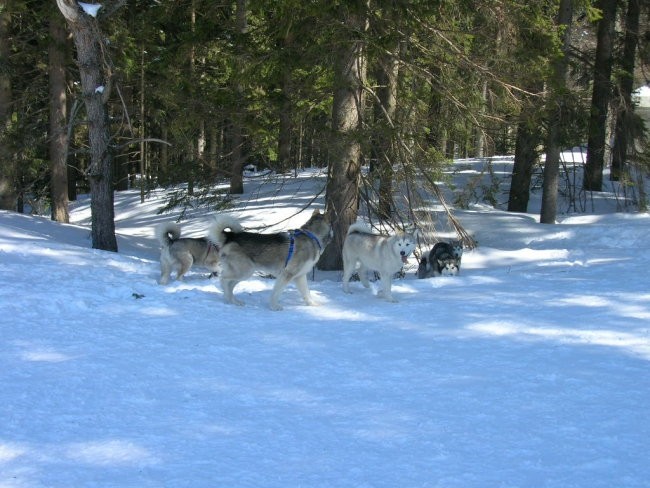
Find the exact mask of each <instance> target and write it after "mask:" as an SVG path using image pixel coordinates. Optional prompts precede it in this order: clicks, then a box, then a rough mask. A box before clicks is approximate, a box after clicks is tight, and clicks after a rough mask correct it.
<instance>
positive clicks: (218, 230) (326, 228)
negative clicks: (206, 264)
mask: <svg viewBox="0 0 650 488" xmlns="http://www.w3.org/2000/svg"><path fill="white" fill-rule="evenodd" d="M227 229H229V230H227ZM210 237H211V239H212V240H213V241H214V242H216V243H217V246H219V249H220V251H219V259H220V261H221V266H220V268H221V270H220V277H221V286H222V288H223V293H224V297H225V299H226V302H228V303H233V304H235V305H243V302H242V301H240V300H238V299H237V298H235V297H234V295H233V290H234V288H235V286H236V285H237V283H239V282H240V281H243V280H246V279H248V278H250V277H251V276H252V275H253V273H254V272H255V271H263V272H265V273H270V274H272V275H273V276H275V277H276V280H275V285H274V286H273V292H272V293H271V303H270V306H271V309H272V310H282V307H281V305H280V303H279V300H280V295H281V294H282V291H283V290H284V288H285V287H286V286H287V285H288V284H289V283H290V282H291V281H293V282H294V283H295V284H296V287H297V288H298V291H299V292H300V294H301V295H302V298H303V299H304V300H305V303H307V305H315V304H316V303H315V302H314V300H312V298H311V295H310V292H309V286H308V285H307V273H309V271H310V270H311V269H312V268H313V267H314V266H315V265H316V262H317V261H318V259H319V258H320V255H321V254H322V252H323V250H324V249H325V246H326V245H327V244H328V242H329V240H330V239H331V237H332V226H331V224H330V221H329V218H328V217H327V216H326V215H325V214H322V213H320V212H319V211H318V210H315V211H314V213H313V214H312V216H311V218H310V219H309V220H308V221H307V223H306V224H305V225H303V226H302V227H301V228H300V229H297V230H293V231H290V232H280V233H277V234H259V233H256V232H246V231H244V229H243V228H242V226H241V224H240V223H239V222H238V221H237V220H236V219H234V218H233V217H231V216H229V215H219V216H217V217H216V218H215V223H214V224H213V225H212V228H211V230H210Z"/></svg>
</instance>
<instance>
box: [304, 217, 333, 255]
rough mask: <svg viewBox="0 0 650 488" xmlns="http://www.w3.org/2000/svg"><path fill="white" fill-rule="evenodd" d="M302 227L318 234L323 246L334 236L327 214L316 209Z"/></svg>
mask: <svg viewBox="0 0 650 488" xmlns="http://www.w3.org/2000/svg"><path fill="white" fill-rule="evenodd" d="M303 229H306V230H308V231H309V232H311V233H313V234H315V235H316V236H318V238H319V239H320V240H321V243H322V245H323V247H325V246H326V245H327V244H328V242H329V241H330V239H332V237H333V236H334V232H333V230H332V222H331V220H330V218H329V215H328V214H327V213H322V212H321V211H320V210H318V209H316V210H314V212H313V213H312V214H311V217H310V218H309V220H308V221H307V223H306V224H305V225H304V226H303Z"/></svg>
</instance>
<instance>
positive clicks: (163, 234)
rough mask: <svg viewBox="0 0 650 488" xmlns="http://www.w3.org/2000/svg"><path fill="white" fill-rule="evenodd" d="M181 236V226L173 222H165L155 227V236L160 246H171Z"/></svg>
mask: <svg viewBox="0 0 650 488" xmlns="http://www.w3.org/2000/svg"><path fill="white" fill-rule="evenodd" d="M180 236H181V226H180V225H178V224H177V223H175V222H167V223H164V224H160V225H158V226H157V227H156V238H157V239H158V241H159V242H160V245H161V246H165V247H167V246H171V245H172V243H173V242H174V241H175V240H177V239H178V238H179V237H180Z"/></svg>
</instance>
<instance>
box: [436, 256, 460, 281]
mask: <svg viewBox="0 0 650 488" xmlns="http://www.w3.org/2000/svg"><path fill="white" fill-rule="evenodd" d="M459 271H460V269H459V268H458V261H457V260H456V259H455V258H451V257H450V258H443V259H438V272H439V273H440V276H457V275H458V272H459Z"/></svg>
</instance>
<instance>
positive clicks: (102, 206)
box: [57, 0, 117, 251]
mask: <svg viewBox="0 0 650 488" xmlns="http://www.w3.org/2000/svg"><path fill="white" fill-rule="evenodd" d="M57 5H58V6H59V10H61V13H62V14H63V16H64V17H65V18H66V20H67V21H68V25H69V26H70V29H71V30H72V35H73V38H74V43H75V46H76V48H77V64H78V65H79V74H80V77H81V92H82V97H83V100H84V104H85V106H86V114H87V117H88V138H89V145H90V166H89V167H88V171H87V175H88V181H89V183H90V193H91V200H90V211H91V222H92V230H91V236H92V247H93V248H94V249H102V250H104V251H117V240H116V238H115V209H114V206H113V160H114V155H113V151H112V150H111V147H110V144H109V141H110V126H109V120H108V109H107V102H108V97H109V93H110V85H111V79H110V73H109V72H108V70H106V66H107V65H106V60H105V59H104V57H103V54H102V50H103V46H102V43H103V38H102V37H101V36H100V34H99V27H98V24H97V21H96V19H95V18H93V17H91V16H90V15H88V14H86V13H84V12H83V11H82V10H81V9H80V7H79V5H78V4H77V2H76V1H75V0H57Z"/></svg>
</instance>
